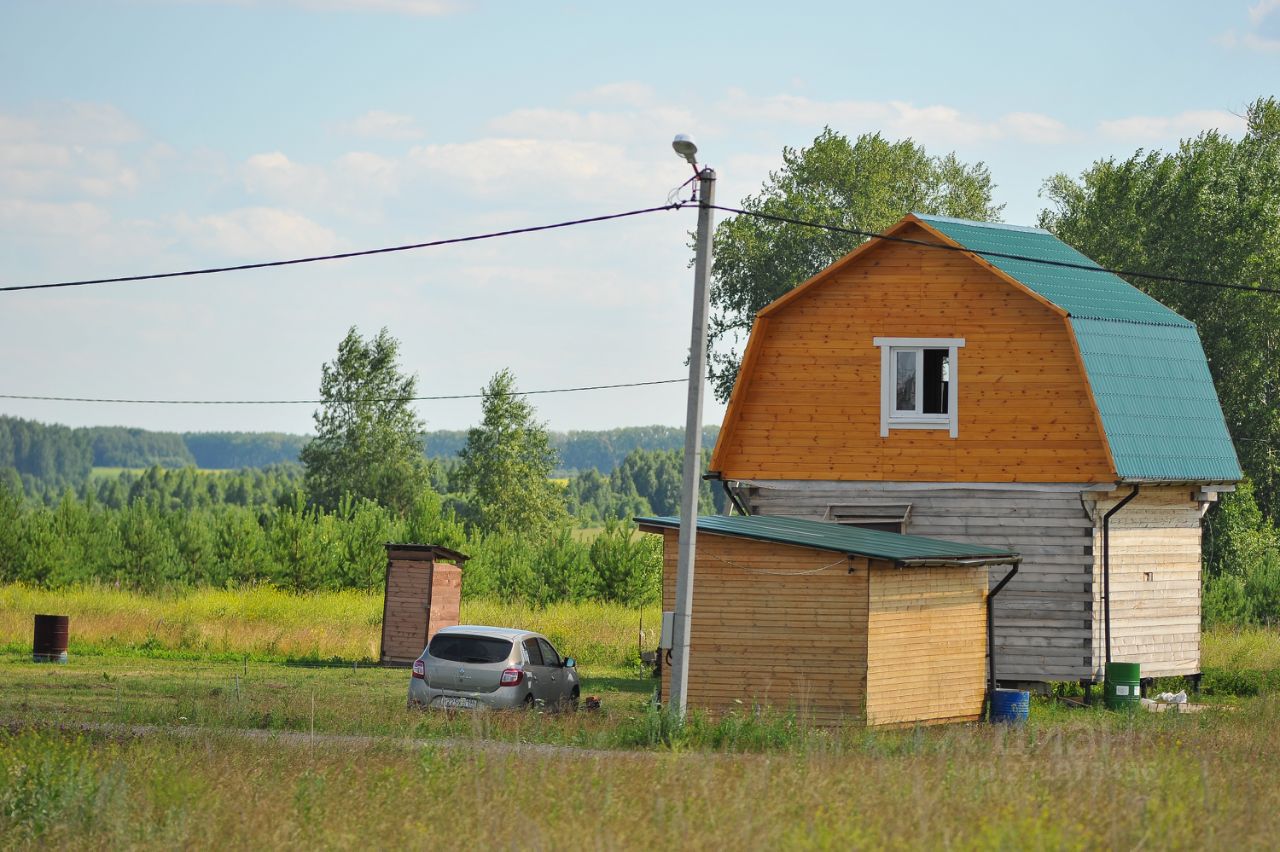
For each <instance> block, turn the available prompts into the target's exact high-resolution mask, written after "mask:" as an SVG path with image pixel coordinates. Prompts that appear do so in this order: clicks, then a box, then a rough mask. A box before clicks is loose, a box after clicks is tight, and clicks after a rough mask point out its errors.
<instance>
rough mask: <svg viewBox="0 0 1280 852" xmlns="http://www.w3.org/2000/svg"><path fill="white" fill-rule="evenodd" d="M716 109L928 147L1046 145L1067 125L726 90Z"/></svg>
mask: <svg viewBox="0 0 1280 852" xmlns="http://www.w3.org/2000/svg"><path fill="white" fill-rule="evenodd" d="M719 109H720V110H721V111H722V112H723V113H724V114H725V115H727V116H728V117H730V118H732V119H736V120H749V121H761V122H777V123H784V124H805V125H810V126H812V127H818V126H822V125H829V126H831V127H833V128H835V129H837V130H840V131H842V132H846V133H861V132H866V131H871V130H881V131H884V132H886V133H888V134H891V135H893V136H899V137H902V136H910V137H912V138H915V139H920V140H922V141H924V142H928V143H940V144H956V143H969V142H981V141H989V140H999V139H1007V138H1012V139H1016V140H1019V141H1023V142H1031V143H1038V144H1047V143H1054V142H1061V141H1064V140H1065V139H1066V138H1067V136H1068V134H1067V129H1066V126H1065V125H1063V124H1062V122H1060V121H1058V120H1057V119H1054V118H1051V117H1049V116H1047V115H1043V114H1041V113H1032V112H1013V113H1008V114H1006V115H1003V116H1000V117H998V118H994V119H984V118H980V117H978V116H974V115H970V114H967V113H964V112H961V111H960V110H958V109H956V108H955V107H950V106H946V105H944V104H931V105H927V106H916V105H915V104H913V103H910V102H908V101H898V100H891V101H862V100H835V101H821V100H814V99H812V98H807V97H804V96H801V95H789V94H784V95H770V96H765V97H755V96H751V95H748V94H747V93H745V92H743V91H742V90H740V89H733V90H730V91H729V93H728V97H727V98H726V99H725V100H724V101H723V102H721V104H720V105H719Z"/></svg>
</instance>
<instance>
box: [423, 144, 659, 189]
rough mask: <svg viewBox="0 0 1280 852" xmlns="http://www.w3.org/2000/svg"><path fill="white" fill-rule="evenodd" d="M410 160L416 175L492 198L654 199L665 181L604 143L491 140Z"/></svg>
mask: <svg viewBox="0 0 1280 852" xmlns="http://www.w3.org/2000/svg"><path fill="white" fill-rule="evenodd" d="M409 160H410V163H411V165H412V167H413V168H414V169H415V171H417V172H420V173H422V174H425V175H429V176H432V177H434V178H437V179H440V180H445V181H448V182H455V183H460V184H463V185H465V186H467V187H469V188H471V189H472V190H473V191H476V192H482V193H487V194H503V195H507V196H510V195H512V194H514V193H520V192H538V193H547V194H553V195H556V196H561V197H571V198H577V199H582V198H593V199H600V198H602V197H603V198H607V197H619V196H621V197H630V198H633V199H634V198H635V197H637V194H640V197H644V196H643V193H645V192H648V194H649V195H650V196H653V195H655V193H654V187H655V186H662V182H661V180H662V179H661V178H659V180H658V182H657V183H656V184H655V183H654V182H653V180H654V177H655V175H654V167H653V163H652V162H643V161H640V160H637V159H635V158H633V157H631V156H629V155H628V153H627V152H626V150H625V149H624V148H623V147H622V146H620V145H611V144H605V143H601V142H571V141H563V140H548V139H535V138H525V139H505V138H486V139H477V140H475V141H472V142H461V143H449V144H444V145H427V146H422V147H417V148H414V149H413V150H412V151H410V153H409ZM664 161H665V157H664ZM662 171H663V172H667V173H669V171H670V170H669V169H665V170H662Z"/></svg>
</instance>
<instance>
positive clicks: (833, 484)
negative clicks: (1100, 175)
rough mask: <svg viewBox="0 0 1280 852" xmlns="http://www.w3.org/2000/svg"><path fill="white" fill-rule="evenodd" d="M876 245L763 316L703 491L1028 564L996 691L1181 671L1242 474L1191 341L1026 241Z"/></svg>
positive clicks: (1012, 602) (1181, 328)
mask: <svg viewBox="0 0 1280 852" xmlns="http://www.w3.org/2000/svg"><path fill="white" fill-rule="evenodd" d="M886 236H888V237H889V239H873V240H869V241H868V242H866V243H864V244H863V245H862V246H860V247H859V248H857V249H856V250H854V251H853V252H852V253H850V254H848V255H846V256H845V257H844V258H841V259H840V260H838V261H836V262H835V263H834V264H832V265H831V266H829V267H828V268H827V269H825V270H823V271H821V272H819V273H818V274H817V275H815V276H814V277H813V278H811V279H810V280H809V281H807V282H805V283H804V284H801V285H800V286H799V287H797V288H795V289H794V290H792V291H790V292H789V293H787V294H786V295H784V296H782V297H781V298H779V299H777V300H776V301H774V302H773V303H771V304H770V305H768V306H766V307H765V308H764V309H762V310H761V311H760V312H759V314H757V316H756V319H755V324H754V326H753V327H752V331H751V336H750V339H749V340H748V342H747V347H746V350H745V352H744V354H743V359H742V366H741V369H740V370H739V373H738V378H737V382H736V384H735V385H734V389H733V395H732V397H731V398H730V400H729V405H728V409H727V411H726V414H725V418H724V423H723V425H722V427H721V430H720V435H719V439H718V440H717V442H716V446H715V451H714V454H713V455H712V458H711V463H710V469H711V471H712V473H713V475H717V476H719V477H720V478H722V479H723V480H725V481H726V482H728V483H730V488H731V489H732V492H733V493H734V494H735V496H736V497H737V499H738V501H739V502H740V503H741V504H742V506H743V507H744V509H745V511H746V512H748V513H750V514H752V515H770V516H777V517H783V518H796V519H810V520H817V521H822V520H825V521H832V522H837V523H843V524H848V525H851V526H862V527H868V526H870V527H874V528H878V529H886V528H891V527H892V526H894V525H896V527H897V529H898V531H899V532H903V533H909V534H913V535H920V536H929V537H933V536H936V537H938V538H942V539H947V540H950V541H962V542H975V543H982V544H986V545H991V546H997V547H1006V548H1009V549H1011V550H1015V551H1017V552H1018V553H1020V554H1021V555H1022V557H1023V561H1022V564H1021V568H1020V571H1019V573H1018V576H1017V577H1016V578H1015V579H1014V580H1013V582H1011V583H1010V585H1009V587H1008V589H1006V590H1005V591H1004V592H1002V593H1001V594H1000V595H999V597H998V599H997V602H996V605H995V612H996V618H995V625H996V645H997V656H998V657H999V658H1000V659H1001V661H1002V663H1001V666H1000V675H1001V677H1002V678H1003V679H1004V680H1006V681H1008V682H1012V683H1026V682H1041V683H1043V682H1047V681H1063V680H1080V681H1084V682H1093V681H1098V680H1101V679H1102V676H1103V671H1104V664H1105V663H1106V662H1107V661H1110V660H1115V661H1120V662H1136V663H1139V664H1140V665H1141V666H1142V675H1143V676H1144V677H1161V676H1169V675H1190V676H1195V675H1197V673H1198V672H1199V671H1200V588H1201V586H1200V537H1201V518H1202V516H1203V514H1204V513H1205V511H1206V509H1208V507H1209V506H1210V504H1211V503H1213V502H1214V501H1215V500H1216V499H1217V495H1218V493H1220V492H1223V491H1230V490H1232V489H1233V488H1234V483H1235V482H1237V481H1238V480H1239V479H1240V475H1241V474H1240V467H1239V464H1238V462H1237V460H1236V455H1235V451H1234V450H1233V448H1232V443H1231V436H1230V434H1229V433H1228V431H1227V427H1226V423H1225V421H1224V419H1223V416H1222V410H1221V408H1220V406H1219V404H1218V398H1217V394H1216V392H1215V390H1214V385H1213V379H1212V376H1211V375H1210V372H1209V365H1208V363H1207V361H1206V360H1205V356H1204V351H1203V348H1202V347H1201V345H1200V338H1199V336H1198V334H1197V332H1196V328H1195V326H1194V325H1193V324H1192V323H1191V322H1189V321H1188V320H1187V319H1185V318H1184V317H1181V316H1179V315H1178V314H1177V313H1175V312H1174V311H1171V310H1169V309H1168V308H1167V307H1165V306H1164V305H1162V304H1160V303H1159V302H1158V301H1156V300H1155V299H1153V298H1151V297H1150V296H1148V295H1147V294H1145V293H1143V292H1141V291H1139V290H1138V289H1136V288H1134V287H1132V286H1130V285H1129V284H1128V283H1127V282H1125V281H1123V280H1122V279H1120V278H1118V277H1117V276H1115V275H1113V274H1112V273H1110V272H1107V271H1106V270H1104V269H1102V268H1100V267H1099V266H1098V265H1097V264H1096V263H1094V262H1093V261H1091V260H1089V258H1087V257H1085V256H1084V255H1082V254H1081V253H1080V252H1078V251H1076V250H1075V249H1073V248H1071V247H1070V246H1068V245H1066V244H1065V243H1063V242H1062V241H1061V240H1059V239H1057V238H1056V237H1055V236H1054V235H1053V234H1051V233H1049V232H1048V231H1044V230H1041V229H1038V228H1024V227H1018V226H1013V225H1004V224H997V223H989V222H970V221H964V220H959V219H950V218H946V217H941V216H926V215H910V216H907V217H905V218H904V219H902V220H901V221H900V222H898V223H897V224H896V225H894V226H893V227H891V228H890V229H888V231H887V232H886ZM1108 539H1109V542H1108ZM1108 543H1109V547H1108V546H1107V545H1108ZM992 576H993V577H994V574H993V575H992Z"/></svg>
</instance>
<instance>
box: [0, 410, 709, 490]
mask: <svg viewBox="0 0 1280 852" xmlns="http://www.w3.org/2000/svg"><path fill="white" fill-rule="evenodd" d="M719 431H720V430H719V427H718V426H707V427H705V428H704V430H703V436H702V440H703V446H704V447H706V448H710V447H711V446H712V445H714V443H715V439H716V435H717V434H719ZM308 440H309V437H308V436H306V435H289V434H284V433H281V432H152V431H148V430H146V429H130V428H127V427H123V426H92V427H85V428H70V427H67V426H59V425H56V424H44V423H38V422H36V421H33V420H21V419H18V418H14V417H4V416H0V484H7V485H8V486H9V487H10V488H11V489H12V490H15V491H21V492H25V493H27V494H29V495H33V496H34V495H43V494H49V493H52V494H60V493H61V492H62V491H64V490H65V489H67V488H72V489H77V490H78V489H80V487H81V486H83V485H84V484H85V483H86V482H88V480H89V477H90V474H91V473H92V470H93V468H95V467H116V468H133V469H144V468H150V467H162V468H167V469H179V468H184V467H197V468H201V469H203V470H241V469H244V468H265V467H270V466H273V465H282V464H292V463H296V462H297V461H298V453H299V452H300V451H301V450H302V447H303V446H304V445H305V444H306V443H307V441H308ZM466 440H467V433H466V432H465V431H437V432H427V433H426V434H424V435H423V449H424V451H425V452H426V454H427V457H428V458H432V459H437V460H440V461H442V462H446V463H447V462H449V461H451V460H453V459H454V458H455V457H456V456H457V454H458V451H459V450H461V449H462V447H463V445H464V444H465V443H466ZM551 443H552V445H553V446H554V447H555V448H556V449H557V450H558V451H559V453H560V472H561V475H563V476H565V477H566V478H570V477H572V476H574V475H576V474H579V473H585V472H587V471H596V472H597V473H600V474H603V475H606V476H607V475H608V474H610V473H611V472H613V471H614V470H616V469H617V468H618V467H619V466H620V465H621V464H622V462H623V460H624V459H625V458H626V457H627V456H628V455H629V454H631V453H632V452H633V451H635V450H646V451H670V450H677V449H683V447H684V430H683V429H681V428H678V427H674V426H630V427H625V428H620V429H608V430H604V431H598V432H592V431H572V432H552V433H551Z"/></svg>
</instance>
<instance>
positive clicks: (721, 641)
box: [662, 530, 867, 724]
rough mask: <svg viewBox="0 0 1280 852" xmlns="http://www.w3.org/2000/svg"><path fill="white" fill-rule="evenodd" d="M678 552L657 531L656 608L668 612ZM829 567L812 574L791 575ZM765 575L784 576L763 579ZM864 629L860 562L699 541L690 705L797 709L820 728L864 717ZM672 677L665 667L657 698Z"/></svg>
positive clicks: (668, 535)
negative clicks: (660, 556) (660, 558)
mask: <svg viewBox="0 0 1280 852" xmlns="http://www.w3.org/2000/svg"><path fill="white" fill-rule="evenodd" d="M678 545H679V532H678V531H676V530H667V531H665V532H664V533H663V582H662V606H663V609H664V610H667V611H671V610H673V609H674V608H675V587H676V565H677V554H678V550H679V547H678ZM832 563H838V564H834V565H833V564H832ZM828 565H829V566H830V567H828V568H826V569H825V570H823V571H821V572H819V573H814V574H798V573H794V572H800V571H809V570H812V569H815V568H820V567H822V566H828ZM851 565H852V567H853V568H854V572H853V573H852V574H850V573H849V567H850V566H851ZM766 571H778V572H790V573H787V574H785V575H778V574H771V573H761V572H766ZM866 630H867V563H866V560H852V561H849V560H845V559H843V558H842V557H841V556H840V554H837V553H831V552H830V551H824V550H813V549H810V548H802V547H792V546H789V545H782V544H773V543H770V542H759V541H752V540H749V539H741V538H734V537H730V536H720V535H712V534H710V533H699V534H698V544H697V561H696V565H695V575H694V599H693V626H692V632H691V636H690V645H689V656H690V661H689V687H688V696H687V699H688V705H689V706H690V707H698V708H702V709H704V710H707V711H709V712H711V713H713V714H720V713H725V712H729V711H738V712H750V711H751V710H752V708H753V707H754V706H757V705H760V706H770V707H773V708H774V709H777V710H782V711H786V710H791V709H794V710H795V711H796V712H797V713H798V714H799V716H800V717H801V718H803V719H805V720H807V721H811V722H814V723H818V724H835V723H839V722H842V721H848V720H852V719H861V718H863V714H864V701H865V695H866V692H865V689H866V660H867V646H866ZM670 675H671V669H670V667H669V666H667V667H664V669H663V683H662V694H663V696H664V697H665V696H669V695H670V694H671V681H670Z"/></svg>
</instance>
